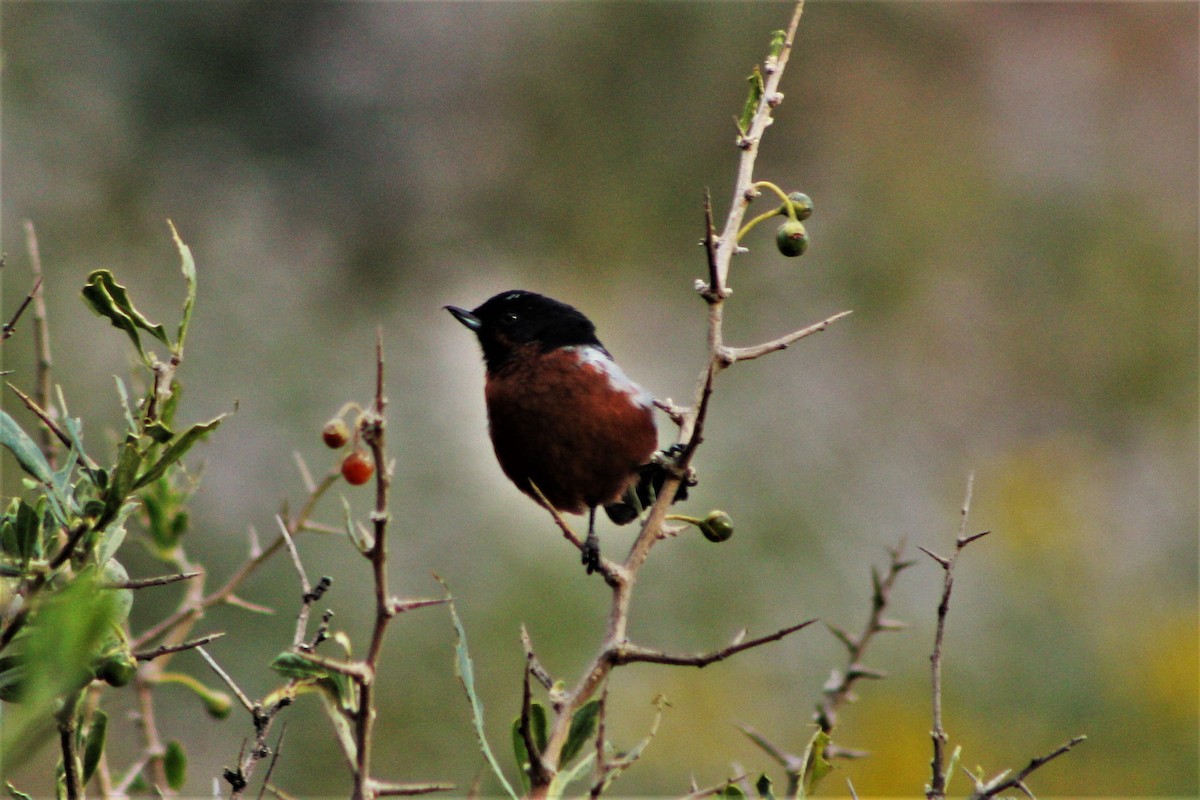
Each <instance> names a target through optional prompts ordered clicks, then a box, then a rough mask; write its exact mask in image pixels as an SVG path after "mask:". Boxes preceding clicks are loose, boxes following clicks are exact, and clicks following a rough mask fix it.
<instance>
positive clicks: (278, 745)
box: [258, 722, 287, 800]
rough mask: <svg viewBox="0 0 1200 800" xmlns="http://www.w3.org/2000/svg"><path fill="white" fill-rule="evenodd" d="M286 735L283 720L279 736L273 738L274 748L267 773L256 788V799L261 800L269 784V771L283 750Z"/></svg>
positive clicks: (273, 767) (272, 768)
mask: <svg viewBox="0 0 1200 800" xmlns="http://www.w3.org/2000/svg"><path fill="white" fill-rule="evenodd" d="M285 735H287V723H286V722H285V723H284V724H283V726H282V727H280V729H279V738H278V739H276V740H275V750H274V752H272V753H271V763H269V764H267V774H266V775H264V776H263V782H262V786H260V787H259V788H258V800H262V796H263V793H264V792H265V791H267V786H269V785H270V784H271V773H272V772H274V771H275V765H276V764H277V763H278V762H279V754H280V753H282V752H283V737H284V736H285Z"/></svg>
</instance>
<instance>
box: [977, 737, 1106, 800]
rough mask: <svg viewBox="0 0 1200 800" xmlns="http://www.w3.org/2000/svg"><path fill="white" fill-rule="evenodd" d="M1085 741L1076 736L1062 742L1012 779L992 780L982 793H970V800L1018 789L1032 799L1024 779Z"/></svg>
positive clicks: (1084, 738) (1035, 759)
mask: <svg viewBox="0 0 1200 800" xmlns="http://www.w3.org/2000/svg"><path fill="white" fill-rule="evenodd" d="M1086 740H1087V737H1086V736H1076V737H1074V738H1072V739H1070V740H1069V741H1067V742H1064V743H1063V744H1060V745H1059V746H1058V747H1056V748H1055V749H1054V750H1052V751H1051V752H1049V753H1047V754H1046V755H1044V756H1039V757H1037V758H1034V759H1031V760H1030V761H1029V763H1028V764H1027V765H1026V766H1025V768H1024V769H1022V770H1021V771H1020V772H1018V773H1017V774H1016V775H1014V776H1013V777H1011V778H1008V779H1006V780H993V781H992V782H991V783H989V784H987V785H986V786H984V787H983V791H982V792H980V791H976V792H975V793H972V795H971V800H987V798H989V797H995V796H997V795H999V794H1000V793H1001V792H1005V791H1008V790H1009V789H1014V788H1015V789H1020V790H1021V791H1022V792H1023V793H1025V794H1026V795H1027V796H1030V797H1032V796H1033V795H1032V794H1031V793H1030V791H1029V789H1028V788H1027V787H1026V786H1025V779H1026V778H1028V777H1029V776H1030V775H1032V774H1033V773H1034V772H1035V771H1036V770H1038V769H1041V768H1042V767H1043V766H1045V765H1046V764H1047V763H1048V762H1050V761H1053V760H1054V759H1056V758H1058V757H1059V756H1061V755H1063V754H1065V753H1068V752H1070V751H1071V750H1072V749H1073V748H1074V747H1075V746H1076V745H1077V744H1079V743H1081V742H1084V741H1086Z"/></svg>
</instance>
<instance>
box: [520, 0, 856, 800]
mask: <svg viewBox="0 0 1200 800" xmlns="http://www.w3.org/2000/svg"><path fill="white" fill-rule="evenodd" d="M803 9H804V3H803V0H801V2H799V3H797V5H796V7H795V11H794V13H793V15H792V19H791V21H790V23H789V25H788V28H787V31H786V32H785V38H784V42H783V44H782V47H781V48H780V49H779V50H778V52H777V53H776V54H773V55H772V56H771V57H769V58H768V59H767V61H766V63H765V65H764V69H763V73H764V74H765V76H766V80H765V84H764V92H763V96H762V99H761V100H760V102H759V104H758V108H757V110H756V112H755V113H754V116H753V119H752V121H751V123H750V125H749V126H748V127H747V129H746V131H745V133H744V135H742V136H741V137H739V139H738V142H737V144H738V148H739V151H740V157H739V162H738V173H737V180H736V184H735V188H734V195H733V200H732V203H731V207H730V210H729V215H728V217H727V218H726V220H725V225H724V229H723V232H722V233H721V234H720V236H717V234H716V232H715V228H714V224H713V215H712V204H711V201H710V200H709V199H708V198H707V196H706V199H705V215H704V222H705V237H704V245H705V253H706V257H707V265H708V274H709V280H708V283H707V284H705V283H704V282H698V284H697V289H698V290H699V291H700V294H701V296H702V297H703V298H704V299H705V300H706V302H707V304H708V320H709V325H708V345H709V347H708V349H709V357H708V360H707V363H706V364H705V366H704V369H703V370H702V371H701V373H700V377H699V379H698V381H697V384H696V391H695V395H694V402H693V404H692V406H691V407H690V408H688V409H679V408H676V407H674V406H673V405H672V406H669V408H670V409H671V412H670V413H671V417H672V419H673V420H674V421H675V422H676V423H677V424H678V425H679V436H678V440H677V441H678V442H679V444H681V445H683V447H682V452H681V454H680V455H679V456H678V457H677V459H676V460H675V462H674V464H672V465H671V467H672V470H671V472H670V474H669V475H668V477H667V479H666V480H665V482H664V483H663V486H662V488H661V489H660V490H659V492H658V499H657V501H656V502H655V503H654V505H653V506H651V508H650V510H649V512H648V514H647V516H646V518H645V520H644V521H643V523H642V527H641V530H640V531H639V533H638V536H637V539H636V540H635V542H634V544H633V546H632V547H631V549H630V551H629V553H628V555H627V556H626V558H625V560H624V561H623V562H621V563H616V562H612V561H607V560H606V561H603V562H602V564H601V570H600V571H601V573H602V575H603V576H604V580H605V582H606V583H607V584H608V586H609V587H610V588H611V589H612V601H611V605H610V608H609V615H608V622H607V625H606V631H605V636H604V641H603V643H602V645H601V648H600V653H599V654H598V655H597V656H596V657H595V659H594V660H593V662H592V663H591V665H590V666H589V667H588V668H587V669H586V670H585V671H584V673H583V676H582V677H581V678H580V680H579V682H578V683H577V684H576V685H575V687H574V688H573V689H572V690H571V691H569V692H567V693H566V694H565V695H564V696H563V698H562V700H561V703H559V704H556V711H557V714H556V716H555V719H554V722H553V724H552V727H551V730H550V733H549V736H548V739H547V743H546V746H545V748H544V750H543V752H542V753H541V759H540V760H541V762H542V764H541V770H540V773H541V774H535V775H534V776H532V777H533V781H532V795H533V796H534V797H544V796H546V794H547V793H548V791H549V789H550V785H551V783H552V781H553V779H554V776H555V774H556V772H557V770H558V768H559V767H560V766H561V765H560V764H559V758H560V754H561V751H562V747H563V745H564V744H565V742H566V739H567V735H568V733H569V730H570V725H571V720H572V717H573V715H574V714H575V712H576V711H578V710H579V709H580V708H581V707H582V706H583V705H584V704H585V703H586V702H588V700H589V699H590V698H591V697H592V696H593V695H594V694H595V693H596V691H597V690H599V689H600V688H601V687H602V686H603V685H604V684H605V681H606V679H607V677H608V675H609V673H610V672H611V670H612V669H613V668H614V667H616V666H620V665H622V664H628V663H632V662H634V661H653V662H658V663H666V664H675V665H690V666H698V667H701V666H704V665H705V664H709V663H712V662H713V661H717V660H721V659H723V658H726V657H728V656H730V655H733V654H734V653H736V652H741V651H742V650H745V649H748V648H750V647H754V646H757V645H760V644H764V643H766V642H768V641H774V640H776V639H779V638H782V637H783V636H786V635H788V634H789V633H792V632H794V631H796V630H800V629H801V628H803V627H804V626H805V625H807V624H809V623H808V622H805V623H801V624H799V625H793V626H791V627H788V628H784V629H782V630H780V631H778V632H776V633H775V634H771V635H770V636H767V637H762V638H761V639H755V640H751V641H748V642H740V643H735V644H733V645H730V646H729V647H727V648H724V649H723V650H718V651H714V652H713V653H708V654H701V655H673V654H669V653H662V652H658V651H653V650H649V649H645V648H642V647H639V646H636V645H633V644H631V643H629V642H628V640H627V638H626V627H627V623H628V618H629V607H630V602H631V597H632V592H633V587H634V584H635V583H636V581H637V576H638V571H639V570H640V568H641V566H642V564H643V563H644V562H645V560H646V557H647V556H648V555H649V552H650V549H651V548H652V547H653V546H654V544H655V543H656V542H658V541H660V540H662V539H663V538H664V537H663V535H662V529H663V525H664V522H665V520H666V517H667V509H668V507H669V506H670V504H671V500H672V499H674V497H675V493H676V491H677V490H678V488H679V486H680V484H681V483H682V482H683V480H685V476H686V475H687V471H688V469H689V467H690V463H691V459H692V457H693V456H694V454H695V452H696V448H697V447H698V446H699V444H700V442H701V441H702V434H703V429H704V422H705V419H706V417H707V414H708V409H709V398H710V397H711V395H712V392H713V383H714V380H715V378H716V375H717V373H719V372H720V371H721V370H722V369H724V368H725V367H728V366H729V365H731V364H732V363H734V362H735V361H737V360H746V359H749V358H756V357H758V356H761V355H765V354H766V353H768V352H773V351H775V350H779V349H782V348H784V347H786V346H788V345H789V344H791V343H792V342H795V341H798V340H799V339H801V338H803V337H804V336H808V335H810V334H812V333H816V332H817V331H820V330H824V329H825V328H826V327H828V325H830V324H831V323H833V322H835V321H836V320H838V319H840V318H842V317H843V316H845V314H846V313H848V312H843V313H842V314H838V315H835V316H833V317H830V318H829V319H826V320H824V321H822V322H820V323H818V324H816V325H813V326H809V327H808V328H805V329H802V330H800V331H796V332H794V333H792V334H788V335H787V336H784V337H780V338H779V339H776V340H775V341H773V342H768V343H766V344H764V345H760V346H758V347H752V348H728V347H726V346H725V344H724V341H723V336H722V320H723V310H724V302H725V299H726V298H727V297H728V296H729V294H730V291H729V289H728V278H729V268H730V262H731V260H732V258H733V255H734V254H735V253H736V252H737V251H738V243H737V233H738V230H739V229H740V225H741V221H742V218H743V216H744V215H745V212H746V208H747V207H748V206H749V204H750V202H751V201H752V200H753V198H754V196H755V192H754V191H753V189H752V185H753V172H754V162H755V159H756V157H757V154H758V147H759V142H760V141H761V138H762V135H763V132H764V131H765V130H766V128H767V126H768V125H770V124H771V121H772V120H771V112H772V110H773V109H774V108H775V107H777V106H778V105H779V103H780V102H781V100H782V97H783V96H782V95H781V94H779V82H780V79H781V78H782V76H783V71H784V67H785V66H786V65H787V61H788V57H789V55H790V54H791V50H792V45H793V42H794V40H795V35H796V29H797V27H798V26H799V24H800V17H801V15H802V13H803ZM547 505H548V504H547ZM551 514H552V515H553V516H554V519H555V522H556V524H558V526H559V527H560V529H561V530H562V532H563V535H564V536H566V537H567V538H568V539H569V540H570V541H571V542H572V543H575V544H578V543H579V537H578V536H576V535H575V534H574V532H573V531H572V530H571V529H570V527H569V526H568V525H567V524H566V522H565V521H563V520H562V517H561V515H559V514H557V513H556V512H554V511H553V509H551ZM526 680H528V672H526Z"/></svg>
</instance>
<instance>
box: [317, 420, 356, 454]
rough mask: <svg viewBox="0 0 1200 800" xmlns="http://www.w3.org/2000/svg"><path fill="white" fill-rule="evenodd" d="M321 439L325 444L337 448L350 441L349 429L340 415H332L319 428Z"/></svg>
mask: <svg viewBox="0 0 1200 800" xmlns="http://www.w3.org/2000/svg"><path fill="white" fill-rule="evenodd" d="M321 439H322V440H324V442H325V444H326V446H328V447H330V448H332V449H334V450H337V449H338V448H339V447H342V446H344V445H345V444H346V442H348V441H350V429H349V428H347V427H346V423H345V421H344V420H343V419H342V418H341V417H334V418H333V419H331V420H329V422H326V423H325V427H324V428H322V429H321Z"/></svg>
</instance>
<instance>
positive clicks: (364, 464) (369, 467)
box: [342, 450, 375, 486]
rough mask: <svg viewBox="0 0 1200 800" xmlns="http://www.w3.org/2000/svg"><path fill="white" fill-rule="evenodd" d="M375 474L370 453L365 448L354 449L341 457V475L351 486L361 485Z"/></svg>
mask: <svg viewBox="0 0 1200 800" xmlns="http://www.w3.org/2000/svg"><path fill="white" fill-rule="evenodd" d="M373 474H375V465H374V464H373V463H371V454H370V453H369V452H367V451H366V450H355V451H354V452H353V453H350V454H349V455H348V456H346V457H345V458H344V459H342V477H343V478H345V479H346V483H348V484H350V485H351V486H362V485H363V484H364V483H366V482H367V481H369V480H371V476H372V475H373Z"/></svg>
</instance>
